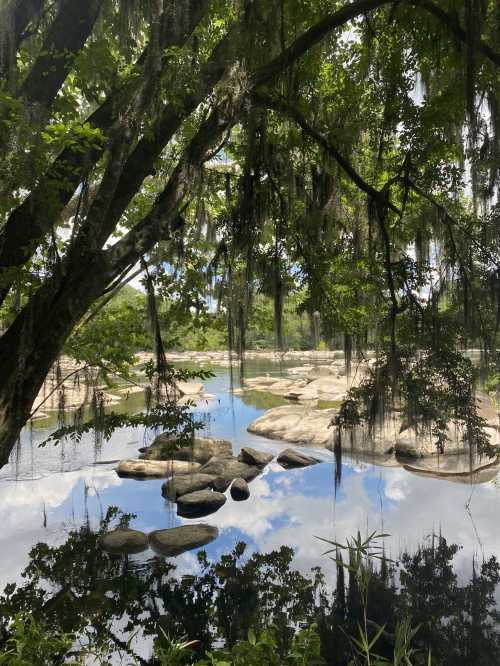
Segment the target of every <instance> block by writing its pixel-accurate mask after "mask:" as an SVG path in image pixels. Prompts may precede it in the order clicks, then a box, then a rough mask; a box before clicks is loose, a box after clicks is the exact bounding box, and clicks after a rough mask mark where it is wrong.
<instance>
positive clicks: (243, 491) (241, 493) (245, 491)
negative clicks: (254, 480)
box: [231, 479, 250, 502]
mask: <svg viewBox="0 0 500 666" xmlns="http://www.w3.org/2000/svg"><path fill="white" fill-rule="evenodd" d="M231 497H232V498H233V499H234V501H235V502H243V500H246V499H248V498H249V497H250V488H249V487H248V483H247V482H246V481H245V479H235V480H234V481H233V483H232V485H231Z"/></svg>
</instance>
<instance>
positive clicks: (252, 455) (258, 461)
mask: <svg viewBox="0 0 500 666" xmlns="http://www.w3.org/2000/svg"><path fill="white" fill-rule="evenodd" d="M273 458H274V456H273V455H272V453H266V452H265V451H258V450H257V449H253V448H251V447H249V446H245V447H243V448H242V449H241V451H240V454H239V456H238V460H239V461H240V462H243V463H246V464H247V465H255V466H256V467H265V466H266V465H267V464H268V463H270V462H271V460H272V459H273Z"/></svg>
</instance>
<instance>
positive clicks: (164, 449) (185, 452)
mask: <svg viewBox="0 0 500 666" xmlns="http://www.w3.org/2000/svg"><path fill="white" fill-rule="evenodd" d="M178 447H179V448H178ZM232 455H233V447H232V445H231V442H228V441H227V440H225V439H217V438H213V437H194V439H193V441H192V443H190V444H188V445H182V446H180V445H178V439H177V438H174V437H172V436H171V435H166V434H165V435H158V437H157V438H156V439H155V440H154V442H153V443H152V444H151V446H149V447H147V448H146V449H143V450H142V453H141V455H140V456H139V457H140V458H141V459H143V460H190V461H194V462H198V463H201V464H204V463H206V462H208V461H209V460H210V458H212V457H213V456H219V457H221V458H224V457H231V456H232Z"/></svg>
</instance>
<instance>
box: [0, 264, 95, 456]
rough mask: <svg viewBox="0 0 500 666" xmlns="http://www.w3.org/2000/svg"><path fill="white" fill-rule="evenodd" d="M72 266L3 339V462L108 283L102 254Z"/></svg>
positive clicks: (0, 398)
mask: <svg viewBox="0 0 500 666" xmlns="http://www.w3.org/2000/svg"><path fill="white" fill-rule="evenodd" d="M68 268H69V270H68V272H67V273H66V275H65V276H58V277H54V278H52V279H51V280H50V281H49V282H47V283H46V284H45V285H44V286H43V287H41V288H40V290H39V291H38V292H37V293H36V294H35V296H34V297H33V298H32V299H31V300H30V302H29V303H28V305H27V306H26V307H25V308H24V310H23V311H22V312H21V313H20V314H19V316H18V317H17V319H16V320H15V322H14V323H13V324H12V326H11V327H10V328H9V329H8V331H7V332H6V333H5V334H4V336H3V337H2V339H1V341H0V367H1V368H2V380H1V383H0V466H2V465H5V464H6V463H7V461H8V458H9V454H10V452H11V450H12V448H13V446H14V444H15V443H16V440H17V438H18V437H19V433H20V432H21V429H22V427H23V426H24V424H25V423H26V421H27V419H28V417H29V415H30V412H31V408H32V405H33V402H34V401H35V398H36V396H37V395H38V392H39V391H40V389H41V387H42V385H43V382H44V380H45V378H46V376H47V374H48V373H49V371H50V369H51V367H52V366H53V364H54V363H55V361H56V360H57V358H58V356H59V354H60V352H61V349H62V347H63V345H64V343H65V341H66V339H67V338H68V336H69V335H70V333H71V331H72V329H73V328H74V326H75V325H76V323H77V322H78V321H79V320H80V319H81V317H82V316H83V315H84V313H85V312H86V311H87V309H88V308H89V307H90V305H91V304H92V303H93V302H94V301H95V300H96V299H97V298H98V297H99V296H100V294H101V292H102V290H103V285H105V284H106V281H107V267H106V264H105V262H103V258H102V254H101V253H97V254H95V255H94V257H90V256H89V255H88V254H87V256H82V261H81V263H80V265H79V267H78V266H75V265H73V266H69V267H68Z"/></svg>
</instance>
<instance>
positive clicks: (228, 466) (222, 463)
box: [200, 456, 261, 492]
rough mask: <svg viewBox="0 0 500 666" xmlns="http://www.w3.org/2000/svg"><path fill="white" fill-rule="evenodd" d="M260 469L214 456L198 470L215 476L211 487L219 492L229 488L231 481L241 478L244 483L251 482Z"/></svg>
mask: <svg viewBox="0 0 500 666" xmlns="http://www.w3.org/2000/svg"><path fill="white" fill-rule="evenodd" d="M260 471H261V470H260V468H259V467H257V466H255V465H248V464H247V463H244V462H240V461H239V460H237V459H236V458H220V457H219V456H214V457H213V458H210V460H209V461H208V462H207V463H206V465H203V467H202V468H201V469H200V472H201V473H202V474H211V475H213V476H215V477H216V478H215V479H214V481H213V483H212V487H213V488H215V489H216V490H218V491H220V492H224V491H225V490H227V489H228V488H229V485H230V484H231V481H232V480H233V479H236V478H238V477H241V478H242V479H244V480H245V481H251V480H252V479H255V477H256V476H258V475H259V474H260Z"/></svg>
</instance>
